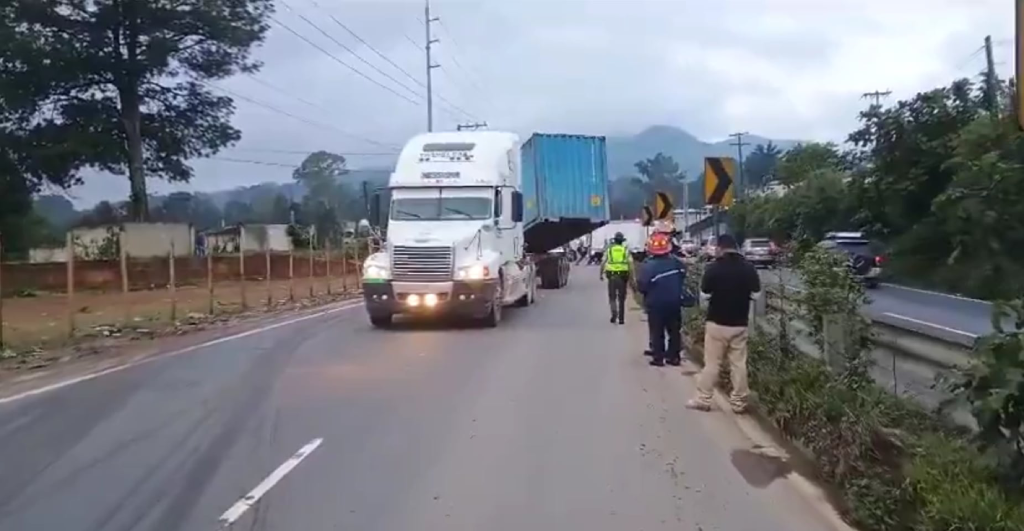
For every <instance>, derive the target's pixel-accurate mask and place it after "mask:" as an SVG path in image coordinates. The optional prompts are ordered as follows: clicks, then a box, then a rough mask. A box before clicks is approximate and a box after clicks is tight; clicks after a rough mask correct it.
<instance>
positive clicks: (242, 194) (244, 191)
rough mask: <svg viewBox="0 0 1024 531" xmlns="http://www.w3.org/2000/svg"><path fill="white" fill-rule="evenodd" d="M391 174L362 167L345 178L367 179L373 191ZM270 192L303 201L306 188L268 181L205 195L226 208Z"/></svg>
mask: <svg viewBox="0 0 1024 531" xmlns="http://www.w3.org/2000/svg"><path fill="white" fill-rule="evenodd" d="M390 175H391V169H390V168H360V169H353V170H349V172H348V174H346V175H345V176H344V177H343V179H344V180H345V181H346V182H349V183H352V184H353V185H354V186H361V184H360V183H362V182H363V181H366V182H367V187H368V189H369V190H370V192H371V193H372V192H373V190H375V189H377V188H379V187H382V186H386V185H387V183H388V177H389V176H390ZM268 193H273V194H276V193H281V194H284V196H285V197H287V198H289V199H291V200H292V201H301V200H302V198H303V196H305V195H306V190H305V188H303V186H302V185H301V184H298V183H296V182H284V183H270V182H268V183H261V184H257V185H253V186H242V187H238V188H233V189H231V190H221V191H219V192H210V193H208V194H204V195H206V196H207V197H209V198H210V199H212V200H213V202H214V203H216V204H217V206H218V207H220V208H224V205H225V204H227V203H228V201H241V202H243V203H251V202H252V201H253V199H255V198H256V197H261V196H265V195H267V194H268Z"/></svg>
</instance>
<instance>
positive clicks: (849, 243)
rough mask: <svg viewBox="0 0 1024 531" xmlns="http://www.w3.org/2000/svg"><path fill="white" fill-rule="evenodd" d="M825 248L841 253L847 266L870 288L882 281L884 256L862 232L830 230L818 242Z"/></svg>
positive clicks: (875, 286)
mask: <svg viewBox="0 0 1024 531" xmlns="http://www.w3.org/2000/svg"><path fill="white" fill-rule="evenodd" d="M818 245H819V246H820V247H822V248H824V249H828V250H831V251H834V252H837V253H841V254H842V255H843V256H844V257H845V258H846V259H847V263H846V266H847V267H848V268H850V271H851V272H852V273H853V274H854V276H856V277H857V279H858V280H860V281H861V282H863V283H864V287H866V288H869V289H874V288H877V287H878V285H879V284H880V283H881V281H882V265H883V264H884V263H885V258H884V256H883V255H882V254H881V253H879V252H876V247H875V246H874V245H872V243H871V241H869V240H868V239H867V238H865V237H864V233H862V232H830V233H828V234H826V235H825V239H824V240H822V241H821V242H819V243H818Z"/></svg>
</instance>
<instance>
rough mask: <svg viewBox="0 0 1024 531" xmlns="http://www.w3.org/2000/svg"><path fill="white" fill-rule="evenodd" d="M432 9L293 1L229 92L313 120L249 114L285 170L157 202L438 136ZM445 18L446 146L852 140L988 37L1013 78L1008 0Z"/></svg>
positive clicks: (606, 1) (620, 4) (244, 126)
mask: <svg viewBox="0 0 1024 531" xmlns="http://www.w3.org/2000/svg"><path fill="white" fill-rule="evenodd" d="M318 6H319V7H318ZM423 8H424V3H423V1H421V0H417V1H404V0H367V1H349V0H284V1H281V0H279V1H278V11H277V14H276V15H275V16H274V18H275V20H276V21H278V22H279V23H278V22H273V23H272V29H271V31H270V34H269V36H268V39H267V41H266V43H265V44H264V45H263V46H262V47H261V48H260V49H259V50H258V51H257V56H258V57H259V58H261V59H262V61H263V62H264V67H263V69H262V71H261V72H260V73H259V74H257V75H256V76H255V79H254V78H252V77H247V76H242V77H239V78H236V79H232V80H228V81H225V82H222V83H221V85H222V86H224V87H225V88H227V89H228V90H231V91H232V92H235V93H237V94H240V95H242V96H245V97H246V98H249V99H252V100H256V101H258V102H260V103H261V104H265V105H266V106H270V107H273V108H274V109H277V110H278V111H283V112H284V113H288V114H291V115H293V116H294V117H298V118H300V119H296V118H294V117H292V116H287V115H285V114H283V113H281V112H276V111H274V110H271V109H269V108H267V107H265V106H261V105H257V104H255V103H251V102H249V101H244V100H241V99H236V103H237V107H238V111H237V114H236V116H235V120H234V122H235V125H236V126H237V127H239V128H240V129H241V130H242V132H243V137H242V141H241V142H240V143H239V145H238V146H237V147H236V148H234V149H231V150H229V151H226V152H224V153H222V154H221V155H219V157H223V158H234V159H241V160H249V161H260V162H265V163H273V164H281V165H284V166H273V165H259V164H246V163H238V162H227V161H198V162H196V164H195V168H196V172H197V175H196V179H195V180H194V181H193V182H192V183H190V184H188V185H181V186H175V187H173V188H172V187H169V186H167V185H166V184H164V183H158V182H154V183H151V184H150V189H151V190H152V191H155V192H166V191H168V190H171V189H185V190H192V191H212V190H220V189H226V188H232V187H235V186H240V185H247V184H257V183H260V182H265V181H286V180H289V179H290V173H291V169H290V168H289V167H286V166H288V165H295V164H298V163H299V162H300V161H301V160H302V158H303V155H302V154H301V153H307V152H309V151H313V150H317V149H325V150H330V151H334V152H340V153H344V154H352V155H350V156H348V155H347V156H348V158H349V159H350V165H351V166H353V167H360V166H374V165H378V166H379V165H380V161H381V160H384V159H383V158H382V157H381V156H379V155H374V154H376V153H388V152H393V151H395V150H396V149H397V148H398V147H399V146H401V144H402V143H403V142H404V141H405V140H407V139H408V138H409V137H410V136H411V135H413V134H415V133H417V132H420V131H423V130H425V129H426V105H425V103H424V97H423V94H424V92H425V91H424V89H423V86H422V85H421V84H422V83H424V82H425V75H424V70H425V58H424V52H423V49H422V46H423V41H424V39H425V35H424V26H423ZM431 8H432V14H433V15H435V16H437V17H440V19H441V22H440V23H434V24H432V28H433V31H434V33H435V34H436V36H437V38H438V39H440V42H439V43H437V44H436V45H435V47H434V50H435V54H436V56H435V57H436V62H437V63H438V64H440V68H439V69H435V70H434V71H433V72H434V83H435V84H434V86H435V114H434V117H435V118H434V127H435V130H446V129H454V126H455V125H456V124H457V123H464V122H469V121H475V120H481V121H486V122H487V123H488V124H489V125H490V128H491V129H505V130H512V131H516V132H519V133H522V134H529V133H530V132H533V131H546V132H571V133H584V134H604V135H629V134H634V133H637V132H639V131H640V130H642V129H644V128H645V127H647V126H650V125H654V124H665V125H672V126H676V127H680V128H682V129H685V130H687V131H689V132H690V133H692V134H694V135H696V136H698V137H700V138H702V139H706V140H718V139H721V138H723V137H725V136H726V135H727V134H728V133H730V132H733V131H737V130H743V131H749V132H752V133H756V134H759V135H763V136H767V137H772V138H787V139H807V140H836V141H841V140H843V139H844V138H845V136H846V134H847V133H848V132H849V131H851V130H852V129H854V128H855V126H856V114H857V111H858V110H859V109H861V108H863V107H864V106H865V105H866V102H865V101H864V100H863V99H862V98H861V94H862V93H863V92H866V91H872V90H886V89H888V90H892V91H893V95H892V97H891V99H890V101H895V99H896V98H904V97H908V96H911V95H913V94H914V93H916V92H918V91H921V90H926V89H930V88H933V87H936V86H939V85H942V84H945V83H947V82H948V81H951V80H952V79H953V78H955V77H962V76H972V75H974V74H976V73H977V72H979V71H980V70H981V69H982V68H983V67H984V61H985V58H984V53H982V52H981V50H980V48H981V46H982V44H983V39H984V37H985V35H992V38H993V41H994V44H995V61H996V64H997V68H998V69H999V71H1000V73H1001V75H1002V76H1004V77H1008V76H1010V75H1011V72H1012V69H1013V46H1012V42H1011V39H1012V37H1013V2H1012V1H1011V0H856V1H854V0H713V1H712V0H701V1H698V0H546V1H539V0H514V1H509V0H434V1H433V2H432V4H431ZM300 15H301V16H304V17H306V18H308V19H309V20H310V21H312V23H313V24H315V25H316V26H317V27H319V28H320V30H322V31H323V32H324V33H326V34H327V35H329V36H330V37H327V36H325V35H324V34H323V33H321V32H320V31H318V30H317V29H316V28H314V27H313V26H311V25H310V24H309V23H308V22H306V21H305V20H303V18H301V17H300ZM331 16H333V17H334V18H336V19H337V20H338V21H340V22H341V23H343V24H344V25H345V26H347V27H348V28H349V29H350V30H351V31H352V32H354V33H355V34H356V35H358V36H359V38H361V39H362V40H364V41H365V42H366V43H368V44H369V45H370V46H372V47H373V48H374V49H376V50H377V51H378V52H380V54H382V55H383V56H385V57H387V59H388V60H390V61H392V62H393V63H395V64H396V65H398V66H399V67H400V68H401V70H399V69H398V68H396V67H395V66H394V65H392V64H390V63H389V62H388V61H386V60H385V59H383V58H382V57H381V56H380V55H377V53H375V52H374V51H372V50H371V49H369V48H368V47H367V46H366V45H364V44H362V43H361V42H360V41H359V39H357V38H356V37H354V36H353V35H352V34H351V33H349V32H348V31H346V30H345V29H344V28H343V27H342V26H341V25H339V24H338V23H336V22H335V21H334V20H332V19H331ZM282 25H283V26H287V28H291V29H292V30H294V31H295V32H297V33H299V34H301V35H302V36H304V37H306V38H307V39H309V40H310V41H312V42H313V43H315V44H316V45H317V46H319V47H320V48H322V49H323V50H324V51H321V50H318V49H317V48H316V47H314V46H313V45H311V44H309V43H307V42H304V41H303V40H301V39H300V38H299V37H297V36H295V35H294V34H292V33H291V32H289V31H288V29H286V28H285V27H283V26H282ZM332 38H333V39H334V40H336V41H338V42H340V43H342V44H344V45H345V46H347V47H348V48H349V49H350V50H351V51H352V52H355V53H356V54H358V56H359V57H362V58H363V60H364V61H366V62H369V63H371V64H373V65H374V67H376V68H377V69H379V70H380V71H382V72H384V73H386V74H387V76H390V77H391V78H393V79H388V77H385V75H383V74H381V73H380V72H377V71H375V70H374V69H373V68H371V67H369V66H367V64H366V63H364V62H363V61H361V60H360V59H357V58H356V57H355V56H354V55H353V53H352V52H350V51H346V50H345V49H343V48H341V47H340V46H339V45H338V44H336V43H335V42H333V41H332V40H331V39H332ZM325 51H326V52H328V53H329V54H331V55H333V56H334V57H333V58H332V57H331V56H330V55H328V53H325ZM338 61H341V62H344V63H346V64H348V65H350V66H351V67H352V68H353V69H356V70H359V71H360V72H362V73H363V74H365V76H366V77H368V78H371V79H373V80H374V81H375V82H377V83H379V84H380V85H384V86H386V87H388V88H389V89H390V90H387V89H385V88H382V87H381V86H378V85H377V84H375V83H374V82H371V81H369V80H367V79H366V78H364V77H361V76H360V75H358V74H356V73H353V71H352V70H350V69H349V68H347V67H345V66H343V65H342V64H340V63H339V62H338ZM402 70H404V72H403V71H402ZM410 75H411V77H412V78H413V79H410V77H409V76H410ZM402 85H404V87H403V86H402ZM392 91H393V92H392ZM396 93H397V94H396ZM455 107H457V109H456V108H455ZM464 113H466V114H464ZM467 114H468V116H467ZM288 152H297V153H288ZM360 153H365V154H366V155H356V154H360ZM375 161H376V164H375ZM127 193H128V185H127V179H126V178H124V177H114V176H95V177H93V176H90V178H89V184H87V185H86V186H84V187H81V188H77V189H75V190H74V191H73V192H72V197H73V198H74V199H75V202H76V203H77V204H79V205H89V204H92V203H95V202H96V201H98V200H100V199H108V198H109V199H123V198H126V197H127Z"/></svg>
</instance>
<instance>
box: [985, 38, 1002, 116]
mask: <svg viewBox="0 0 1024 531" xmlns="http://www.w3.org/2000/svg"><path fill="white" fill-rule="evenodd" d="M997 83H998V81H997V79H996V63H995V60H994V59H993V58H992V36H991V35H985V94H986V96H987V99H988V112H990V113H992V115H993V116H995V115H997V114H999V87H998V86H997Z"/></svg>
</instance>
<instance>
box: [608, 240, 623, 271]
mask: <svg viewBox="0 0 1024 531" xmlns="http://www.w3.org/2000/svg"><path fill="white" fill-rule="evenodd" d="M605 252H606V253H607V254H608V259H607V260H606V261H605V264H604V270H605V272H606V273H627V272H629V251H627V250H626V246H625V245H612V246H611V247H608V250H607V251H605Z"/></svg>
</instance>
